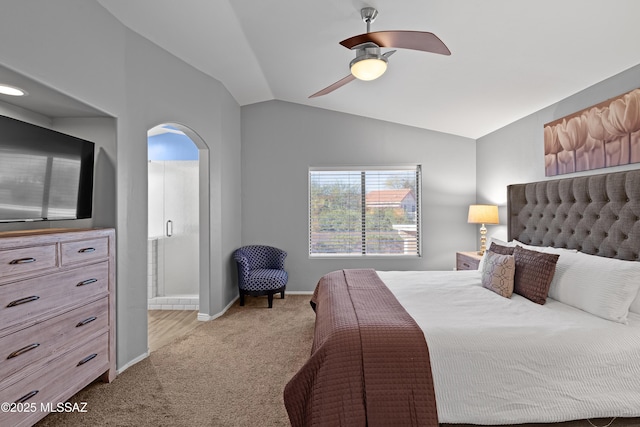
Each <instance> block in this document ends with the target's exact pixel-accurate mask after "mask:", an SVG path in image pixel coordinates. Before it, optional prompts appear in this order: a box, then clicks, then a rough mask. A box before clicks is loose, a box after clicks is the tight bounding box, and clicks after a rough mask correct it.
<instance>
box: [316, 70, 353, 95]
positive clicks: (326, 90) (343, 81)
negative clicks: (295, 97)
mask: <svg viewBox="0 0 640 427" xmlns="http://www.w3.org/2000/svg"><path fill="white" fill-rule="evenodd" d="M355 79H356V78H355V77H354V76H353V74H349V75H348V76H347V77H345V78H343V79H340V80H338V81H337V82H335V83H334V84H332V85H330V86H327V87H325V88H324V89H322V90H321V91H318V92H316V93H314V94H313V95H311V96H309V98H316V97H318V96H322V95H326V94H328V93H331V92H333V91H334V90H336V89H338V88H340V87H342V86H344V85H346V84H347V83H349V82H352V81H354V80H355Z"/></svg>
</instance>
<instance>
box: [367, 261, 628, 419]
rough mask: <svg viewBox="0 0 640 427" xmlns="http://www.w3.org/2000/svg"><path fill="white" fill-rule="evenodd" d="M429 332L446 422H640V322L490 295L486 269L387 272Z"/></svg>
mask: <svg viewBox="0 0 640 427" xmlns="http://www.w3.org/2000/svg"><path fill="white" fill-rule="evenodd" d="M378 275H379V276H380V278H381V279H382V280H383V281H384V282H385V283H386V284H387V286H388V287H389V289H390V290H391V291H392V292H393V294H394V295H395V296H396V298H397V299H398V300H399V301H400V303H401V304H402V305H403V306H404V307H405V309H406V310H407V312H408V313H409V314H410V315H411V316H412V317H413V318H414V319H415V321H416V322H417V323H418V325H419V326H420V327H421V328H422V330H423V331H424V334H425V337H426V340H427V344H428V347H429V354H430V358H431V366H432V372H433V380H434V387H435V392H436V399H437V406H438V417H439V419H440V422H441V423H472V424H516V423H527V422H560V421H567V420H574V419H584V418H597V417H614V416H617V417H637V416H640V315H637V314H634V313H630V314H629V318H628V324H627V325H623V324H620V323H616V322H612V321H609V320H604V319H602V318H599V317H596V316H593V315H591V314H589V313H586V312H584V311H581V310H579V309H576V308H573V307H571V306H568V305H565V304H562V303H560V302H558V301H555V300H553V299H550V298H549V299H547V303H546V304H545V305H538V304H535V303H532V302H531V301H529V300H527V299H525V298H523V297H521V296H519V295H517V294H514V295H513V297H512V298H511V299H507V298H503V297H501V296H499V295H498V294H496V293H494V292H491V291H489V290H487V289H484V288H483V287H482V286H481V285H480V272H478V271H393V272H383V271H379V272H378Z"/></svg>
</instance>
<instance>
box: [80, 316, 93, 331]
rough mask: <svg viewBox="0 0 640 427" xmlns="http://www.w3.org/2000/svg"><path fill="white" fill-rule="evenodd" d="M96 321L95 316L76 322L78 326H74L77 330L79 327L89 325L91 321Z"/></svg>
mask: <svg viewBox="0 0 640 427" xmlns="http://www.w3.org/2000/svg"><path fill="white" fill-rule="evenodd" d="M96 319H97V317H96V316H91V317H87V318H86V319H84V320H83V321H81V322H78V324H77V325H76V328H79V327H80V326H84V325H86V324H87V323H91V322H93V321H94V320H96Z"/></svg>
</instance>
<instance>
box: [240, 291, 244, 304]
mask: <svg viewBox="0 0 640 427" xmlns="http://www.w3.org/2000/svg"><path fill="white" fill-rule="evenodd" d="M242 306H244V294H243V293H242V291H240V307H242Z"/></svg>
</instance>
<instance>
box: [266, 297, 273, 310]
mask: <svg viewBox="0 0 640 427" xmlns="http://www.w3.org/2000/svg"><path fill="white" fill-rule="evenodd" d="M267 298H268V299H269V308H273V294H269V295H267Z"/></svg>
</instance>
